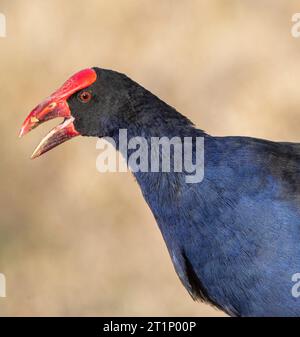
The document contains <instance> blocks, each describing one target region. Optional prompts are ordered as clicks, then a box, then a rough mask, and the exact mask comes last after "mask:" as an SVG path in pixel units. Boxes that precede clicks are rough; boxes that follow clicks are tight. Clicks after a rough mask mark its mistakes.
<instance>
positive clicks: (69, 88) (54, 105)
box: [19, 69, 97, 159]
mask: <svg viewBox="0 0 300 337" xmlns="http://www.w3.org/2000/svg"><path fill="white" fill-rule="evenodd" d="M96 79H97V75H96V72H95V71H94V70H93V69H85V70H82V71H80V72H78V73H76V74H75V75H73V76H72V77H71V78H69V79H68V80H67V81H66V82H65V83H64V84H63V86H62V87H61V88H60V89H58V90H57V91H55V92H54V93H53V94H52V95H51V96H50V97H48V98H46V99H45V100H44V101H43V102H42V103H41V104H39V105H38V106H37V107H36V108H35V109H33V110H32V111H31V113H30V114H29V115H28V116H27V118H26V119H25V121H24V123H23V125H22V128H21V130H20V134H19V137H22V136H24V135H25V134H26V133H28V132H29V131H31V130H32V129H34V128H35V127H37V126H38V125H40V124H42V123H43V122H46V121H48V120H50V119H53V118H56V117H63V118H65V119H64V121H63V122H62V123H61V124H59V125H58V126H56V127H55V128H54V129H52V130H51V131H50V132H49V133H48V134H47V135H46V136H45V137H44V138H43V139H42V141H41V142H40V144H39V145H38V146H37V147H36V149H35V150H34V152H33V154H32V156H31V158H32V159H33V158H36V157H39V156H40V155H42V154H43V153H45V152H47V151H49V150H51V149H52V148H54V147H55V146H57V145H59V144H61V143H63V142H65V141H66V140H68V139H71V138H73V137H76V136H79V135H80V134H79V132H77V131H76V130H75V127H74V124H73V121H74V118H73V117H72V116H71V111H70V108H69V105H68V103H67V100H68V98H69V97H70V96H72V95H73V94H74V93H76V92H77V91H79V90H81V89H84V88H86V87H88V86H90V85H91V84H92V83H94V82H95V81H96Z"/></svg>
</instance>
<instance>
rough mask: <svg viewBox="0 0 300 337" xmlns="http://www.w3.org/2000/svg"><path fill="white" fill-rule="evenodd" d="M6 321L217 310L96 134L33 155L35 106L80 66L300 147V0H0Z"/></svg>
mask: <svg viewBox="0 0 300 337" xmlns="http://www.w3.org/2000/svg"><path fill="white" fill-rule="evenodd" d="M0 12H2V13H4V14H5V15H6V19H7V38H5V39H4V38H1V39H0V72H1V80H0V81H1V82H0V83H1V90H0V109H1V111H0V128H1V130H0V132H1V145H0V151H1V164H0V168H1V172H0V173H1V194H0V207H1V212H0V216H1V218H0V220H1V222H0V272H1V273H4V274H5V276H6V279H7V298H5V299H4V298H0V315H1V316H8V315H14V316H15V315H17V316H19V315H26V316H29V315H93V316H98V315H99V316H100V315H127V316H131V315H193V316H202V315H205V316H212V315H223V313H221V312H219V311H217V310H215V309H213V308H212V307H210V306H209V305H205V304H201V303H200V304H199V303H194V302H193V301H192V299H191V298H190V297H189V295H188V294H187V292H186V291H185V289H184V288H183V286H182V285H181V283H180V281H179V280H178V278H177V276H176V274H175V272H174V270H173V266H172V264H171V261H170V259H169V256H168V253H167V249H166V247H165V245H164V242H163V240H162V237H161V235H160V232H159V231H158V229H157V226H156V223H155V221H154V218H153V216H152V214H151V212H150V210H149V209H148V207H147V205H146V204H145V202H144V201H143V199H142V196H141V192H140V190H139V188H138V186H137V185H136V183H135V182H134V179H133V178H132V176H131V175H130V174H129V173H110V174H100V173H98V172H97V171H96V167H95V161H96V156H97V154H98V152H97V151H96V149H95V144H96V139H89V138H84V137H78V138H77V139H75V140H73V141H71V142H68V143H66V144H64V145H61V146H59V147H58V148H56V149H55V150H53V151H51V152H50V153H48V154H47V155H45V156H43V157H41V158H39V159H37V160H34V161H31V160H29V156H30V154H31V153H32V151H33V149H34V147H35V145H37V143H38V142H39V141H40V139H41V137H42V136H43V135H44V134H45V133H47V132H48V130H50V128H51V127H53V126H54V125H57V123H58V122H57V120H56V121H52V122H51V123H47V124H45V125H43V126H41V127H40V128H38V129H37V130H35V131H34V132H32V133H31V134H29V135H28V136H26V137H25V138H24V139H22V140H19V139H18V138H17V134H18V130H19V128H20V126H21V123H22V122H23V120H24V118H25V117H26V115H27V114H28V113H29V111H30V110H31V109H32V108H33V107H34V106H35V105H36V104H37V103H39V102H40V101H41V100H42V99H43V98H45V97H46V96H48V95H49V94H50V93H51V92H53V91H54V89H56V88H57V87H58V86H60V85H61V84H62V82H64V81H65V80H66V79H67V78H68V77H69V76H70V75H71V74H73V73H74V72H76V71H78V70H80V69H82V68H85V67H90V66H99V67H102V68H111V69H115V70H118V71H120V72H124V73H126V74H127V75H129V76H130V77H132V78H133V79H135V80H136V81H138V82H139V83H141V84H142V85H143V86H145V87H146V88H148V89H150V90H151V91H152V92H154V93H155V94H157V95H158V96H160V97H161V98H162V99H164V100H165V101H167V102H168V103H170V104H171V105H173V106H175V107H176V108H177V109H178V110H179V111H181V112H182V113H184V114H186V115H187V116H188V117H189V118H191V119H192V120H193V121H194V122H195V123H196V124H197V125H198V126H199V127H201V128H203V129H205V130H206V131H207V132H208V133H211V134H214V135H249V136H256V137H261V138H269V139H273V140H285V141H298V142H300V113H299V109H300V94H299V92H300V89H299V81H300V39H295V38H293V37H292V36H291V33H290V31H291V26H292V22H291V17H292V14H293V13H295V12H300V4H299V2H298V1H285V0H278V1H275V0H268V1H267V0H243V1H239V0H236V1H234V0H232V1H230V0H227V1H225V0H224V1H216V0H198V1H197V0H195V1H192V0H186V1H179V0H178V1H176V0H172V1H171V0H161V1H158V0H153V1H148V0H119V1H116V0H115V1H104V0H101V1H96V0H86V1H78V0H75V1H74V0H72V1H71V0H67V1H59V0H51V1H50V0H43V1H37V0H19V1H18V0H15V1H12V0H1V2H0Z"/></svg>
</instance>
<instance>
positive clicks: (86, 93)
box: [78, 91, 92, 103]
mask: <svg viewBox="0 0 300 337" xmlns="http://www.w3.org/2000/svg"><path fill="white" fill-rule="evenodd" d="M91 98H92V94H91V93H90V92H89V91H83V92H81V93H80V94H79V95H78V99H79V100H80V101H81V102H82V103H87V102H89V101H90V100H91Z"/></svg>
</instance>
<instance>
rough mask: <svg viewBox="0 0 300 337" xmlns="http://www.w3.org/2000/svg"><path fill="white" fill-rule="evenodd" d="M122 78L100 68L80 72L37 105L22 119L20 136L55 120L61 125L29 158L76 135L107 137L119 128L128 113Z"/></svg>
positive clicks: (126, 88) (37, 155) (122, 76)
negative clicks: (60, 121)
mask: <svg viewBox="0 0 300 337" xmlns="http://www.w3.org/2000/svg"><path fill="white" fill-rule="evenodd" d="M126 79H128V78H127V77H126V76H125V75H123V74H120V73H117V72H114V71H111V70H104V69H100V68H88V69H84V70H81V71H80V72H78V73H76V74H74V75H73V76H72V77H70V78H69V79H68V80H67V81H66V82H65V83H64V84H63V85H62V86H61V87H60V88H59V89H58V90H57V91H55V92H54V93H53V94H52V95H50V96H49V97H48V98H46V99H45V100H44V101H43V102H42V103H40V104H39V105H37V106H36V107H35V108H34V109H33V110H32V111H31V112H30V114H29V115H28V116H27V118H26V119H25V121H24V123H23V125H22V127H21V130H20V134H19V136H20V137H22V136H23V135H25V134H27V133H28V132H29V131H31V130H32V129H34V128H35V127H37V126H38V125H40V124H42V123H44V122H46V121H49V120H51V119H54V118H57V117H63V118H64V120H63V122H62V123H61V124H59V125H58V126H56V127H55V128H53V129H52V130H51V131H50V132H49V133H48V134H47V135H46V136H45V137H44V138H43V139H42V140H41V142H40V143H39V145H38V146H37V147H36V149H35V150H34V152H33V154H32V156H31V158H32V159H33V158H36V157H39V156H40V155H42V154H43V153H45V152H47V151H49V150H51V149H52V148H54V147H56V146H57V145H59V144H61V143H63V142H65V141H67V140H69V139H71V138H74V137H76V136H79V135H82V136H96V137H105V136H109V135H110V133H111V132H112V130H113V129H117V128H119V127H124V125H122V124H121V123H122V120H124V119H123V118H122V111H124V112H125V111H126V112H127V111H128V106H127V105H128V104H129V103H128V102H129V100H128V87H126V83H127V81H126Z"/></svg>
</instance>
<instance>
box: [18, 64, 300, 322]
mask: <svg viewBox="0 0 300 337" xmlns="http://www.w3.org/2000/svg"><path fill="white" fill-rule="evenodd" d="M56 117H63V118H64V120H63V122H62V123H61V124H59V125H58V126H56V127H54V128H53V129H52V130H51V131H50V132H49V133H48V134H47V135H46V136H45V137H44V138H43V139H42V141H41V142H40V144H39V145H38V146H37V148H36V149H35V151H34V152H33V155H32V158H37V157H39V156H40V155H42V154H44V153H45V152H47V151H49V150H51V149H52V148H54V147H55V146H57V145H59V144H61V143H63V142H65V141H67V140H69V139H71V138H74V137H76V136H89V137H96V138H105V137H110V138H111V139H113V140H114V141H115V147H116V150H120V142H119V138H118V135H119V131H120V129H126V130H127V133H128V137H143V139H145V140H146V142H147V144H150V141H151V139H152V138H153V137H167V138H172V137H178V138H179V139H184V138H185V137H190V138H191V139H196V138H197V137H198V138H200V139H203V143H204V150H203V177H202V179H201V181H198V182H195V183H187V181H186V172H184V170H182V171H180V172H177V171H176V170H174V169H173V170H172V167H171V170H170V172H163V171H162V170H159V171H158V172H151V171H148V172H142V171H138V170H137V171H136V172H133V175H134V177H135V180H136V182H137V183H138V185H139V186H140V189H141V191H142V195H143V197H144V199H145V201H146V203H147V204H148V206H149V208H150V209H151V211H152V213H153V216H154V218H155V220H156V222H157V225H158V227H159V229H160V231H161V233H162V237H163V239H164V241H165V243H166V246H167V249H168V252H169V255H170V258H171V260H172V263H173V266H174V269H175V271H176V273H177V275H178V277H179V279H180V281H181V282H182V284H183V286H184V287H185V288H186V290H187V291H188V293H189V294H190V295H191V297H192V298H193V299H194V300H197V301H203V302H206V303H209V304H211V305H212V306H214V307H216V308H218V309H220V310H222V311H223V312H225V313H227V314H228V315H230V316H239V317H247V316H248V317H249V316H250V317H251V316H299V315H300V298H298V297H299V293H298V292H297V291H296V293H295V292H293V291H292V290H293V287H295V286H296V284H295V276H293V275H297V273H299V272H300V144H299V143H292V142H275V141H270V140H264V139H258V138H254V137H243V136H222V137H221V136H213V135H210V134H209V133H207V132H205V131H204V130H202V129H199V128H197V127H196V126H195V125H194V124H193V123H192V122H191V121H190V119H188V118H187V117H185V116H184V115H183V114H181V113H180V112H178V111H177V110H176V109H175V108H173V107H172V106H170V105H169V104H167V103H165V102H164V101H163V100H161V99H160V98H158V97H157V96H156V95H154V94H152V93H151V92H150V91H149V90H147V89H145V88H144V87H143V86H141V85H140V84H138V83H137V82H135V81H134V80H132V79H131V78H129V77H128V76H127V75H125V74H122V73H119V72H117V71H113V70H109V69H103V68H98V67H92V68H87V69H83V70H81V71H79V72H77V73H75V74H74V75H73V76H71V77H70V78H69V79H68V80H67V81H66V82H65V83H64V84H63V85H62V86H61V87H60V88H59V89H58V90H57V91H55V92H54V93H53V94H51V95H50V96H49V97H48V98H46V99H45V100H44V101H43V102H42V103H40V104H39V105H37V106H36V108H35V109H33V110H32V111H31V113H30V114H29V115H28V117H27V118H26V119H25V121H24V123H23V125H22V127H21V130H20V134H19V136H20V137H22V136H23V135H25V134H27V133H28V132H29V131H31V130H32V129H34V128H35V127H37V126H38V125H40V124H42V123H43V122H46V121H48V120H51V119H53V118H56ZM160 151H161V150H159V156H160V157H161V156H162V153H161V152H160ZM195 151H197V148H196V147H195V146H194V145H193V146H192V157H195V156H196V154H197V153H196V152H195ZM125 155H126V154H125ZM129 155H130V153H129V154H127V156H129ZM174 155H175V151H171V157H172V156H174ZM125 160H128V157H127V158H125ZM294 290H295V289H294Z"/></svg>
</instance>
